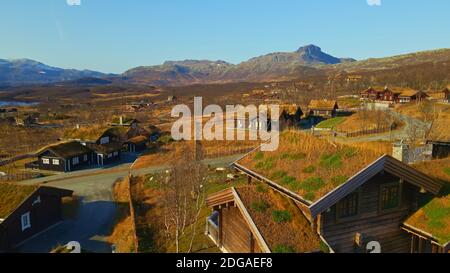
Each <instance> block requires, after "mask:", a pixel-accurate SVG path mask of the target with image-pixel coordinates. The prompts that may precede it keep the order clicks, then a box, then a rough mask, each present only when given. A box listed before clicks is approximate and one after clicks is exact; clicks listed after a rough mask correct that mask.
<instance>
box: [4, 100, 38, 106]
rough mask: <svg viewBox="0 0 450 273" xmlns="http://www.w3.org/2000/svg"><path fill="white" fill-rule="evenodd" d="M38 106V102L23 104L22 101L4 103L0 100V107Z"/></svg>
mask: <svg viewBox="0 0 450 273" xmlns="http://www.w3.org/2000/svg"><path fill="white" fill-rule="evenodd" d="M37 104H39V103H38V102H23V101H4V100H0V107H20V106H33V105H37Z"/></svg>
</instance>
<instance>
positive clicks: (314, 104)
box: [308, 100, 337, 110]
mask: <svg viewBox="0 0 450 273" xmlns="http://www.w3.org/2000/svg"><path fill="white" fill-rule="evenodd" d="M336 104H337V101H335V100H311V102H310V103H309V106H308V108H309V109H321V110H322V109H323V110H333V109H334V107H335V106H336Z"/></svg>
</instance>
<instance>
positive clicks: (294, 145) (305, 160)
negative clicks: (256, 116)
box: [237, 131, 382, 203]
mask: <svg viewBox="0 0 450 273" xmlns="http://www.w3.org/2000/svg"><path fill="white" fill-rule="evenodd" d="M381 156H382V154H378V153H375V152H373V151H371V150H364V149H361V148H354V147H349V146H345V145H341V144H332V143H330V142H329V141H327V140H322V139H318V138H316V137H314V136H311V135H309V134H304V133H301V132H296V131H286V132H283V133H282V134H281V135H280V145H279V148H278V150H276V151H274V152H262V151H259V150H255V151H254V152H252V153H250V154H248V155H247V156H245V157H244V158H242V159H241V160H239V161H238V162H237V163H238V164H239V165H242V166H243V167H245V168H247V169H249V170H251V171H253V172H255V173H257V174H259V175H261V176H263V177H265V178H267V179H269V180H271V181H273V182H274V183H277V184H278V185H280V186H282V187H284V188H286V189H289V190H290V191H292V192H294V193H296V194H298V195H299V196H301V197H302V198H303V199H305V200H308V201H310V202H311V203H313V202H315V201H317V200H319V199H320V198H321V197H323V196H324V195H326V194H327V193H329V192H331V191H332V190H334V189H335V188H336V187H338V186H340V185H342V184H344V183H345V182H347V180H348V179H349V178H351V177H352V176H354V175H355V174H357V173H358V172H359V171H361V170H362V169H364V168H365V167H367V166H368V165H369V164H370V163H372V162H374V161H375V160H377V159H378V158H380V157H381Z"/></svg>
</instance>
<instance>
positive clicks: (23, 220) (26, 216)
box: [20, 212, 31, 231]
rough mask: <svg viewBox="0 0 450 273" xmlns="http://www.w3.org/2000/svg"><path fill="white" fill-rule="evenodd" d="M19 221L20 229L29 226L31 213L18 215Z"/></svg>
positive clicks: (25, 228)
mask: <svg viewBox="0 0 450 273" xmlns="http://www.w3.org/2000/svg"><path fill="white" fill-rule="evenodd" d="M20 223H21V224H22V231H25V230H27V229H29V228H31V213H30V212H27V213H24V214H22V216H21V217H20Z"/></svg>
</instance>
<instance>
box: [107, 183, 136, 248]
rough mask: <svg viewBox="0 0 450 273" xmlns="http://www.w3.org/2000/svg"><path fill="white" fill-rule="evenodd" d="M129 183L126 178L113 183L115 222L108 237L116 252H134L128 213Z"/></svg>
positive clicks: (132, 229) (131, 223)
mask: <svg viewBox="0 0 450 273" xmlns="http://www.w3.org/2000/svg"><path fill="white" fill-rule="evenodd" d="M129 191H130V189H129V183H128V181H126V180H123V181H118V182H116V183H115V184H114V188H113V195H114V200H115V201H116V202H117V203H118V211H117V215H116V224H115V226H114V229H113V231H112V233H111V235H110V236H109V237H108V241H109V242H110V243H113V244H115V246H116V251H117V252H118V253H132V252H135V246H134V238H135V234H134V228H133V227H134V223H133V217H132V216H131V214H130V207H129V200H130V199H129V198H130V192H129Z"/></svg>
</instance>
